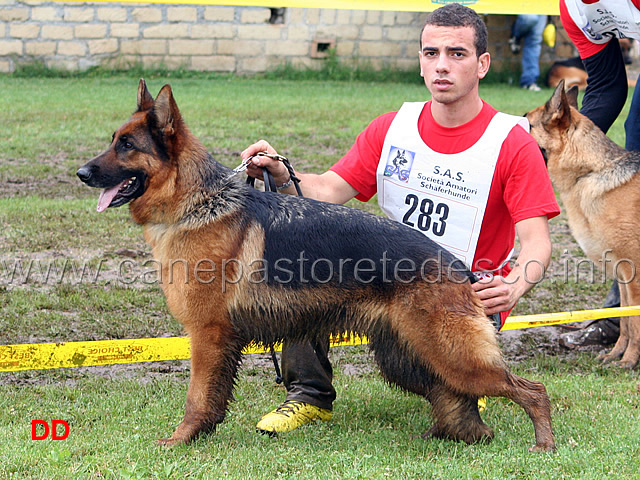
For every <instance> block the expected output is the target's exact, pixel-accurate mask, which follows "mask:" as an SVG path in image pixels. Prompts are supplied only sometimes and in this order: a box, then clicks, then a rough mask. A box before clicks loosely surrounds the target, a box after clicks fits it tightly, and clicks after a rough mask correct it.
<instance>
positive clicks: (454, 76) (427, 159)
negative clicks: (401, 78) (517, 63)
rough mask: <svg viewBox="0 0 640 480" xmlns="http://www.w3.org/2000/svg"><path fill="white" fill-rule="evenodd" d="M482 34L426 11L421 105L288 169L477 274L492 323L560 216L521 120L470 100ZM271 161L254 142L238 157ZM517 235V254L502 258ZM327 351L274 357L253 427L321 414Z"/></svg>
mask: <svg viewBox="0 0 640 480" xmlns="http://www.w3.org/2000/svg"><path fill="white" fill-rule="evenodd" d="M486 49H487V29H486V26H485V24H484V22H483V21H482V19H481V18H480V17H479V16H478V15H477V14H476V13H475V12H474V11H473V10H471V9H469V8H467V7H464V6H462V5H460V4H449V5H446V6H444V7H441V8H439V9H437V10H435V11H434V12H432V13H431V14H430V15H429V16H428V18H427V21H426V23H425V26H424V28H423V31H422V33H421V45H420V52H419V55H420V70H421V76H422V77H424V82H425V85H426V87H427V89H428V90H429V91H430V92H431V96H432V100H431V101H429V102H426V103H417V104H416V103H409V104H405V105H403V107H402V109H401V110H400V111H399V112H393V113H388V114H385V115H382V116H380V117H378V118H376V119H374V120H373V122H372V123H371V124H370V125H369V126H368V127H367V128H366V129H365V130H364V131H363V132H362V133H361V134H360V135H359V136H358V138H357V139H356V142H355V144H354V145H353V147H352V148H351V149H350V150H349V151H348V152H347V154H346V155H345V156H344V157H343V158H342V159H341V160H340V161H338V163H336V164H335V165H334V166H333V167H331V168H330V169H329V171H327V172H325V173H323V174H321V175H313V174H303V173H298V172H297V175H298V176H299V178H300V180H301V182H300V186H301V188H302V190H303V193H304V195H305V196H307V197H310V198H315V199H318V200H324V201H327V202H334V203H345V202H346V201H348V200H350V199H351V198H353V197H356V198H358V199H359V200H362V201H367V200H369V198H371V197H372V196H373V195H374V193H376V192H378V199H379V202H380V205H381V207H382V209H383V211H384V212H385V213H386V214H387V215H388V216H390V217H391V218H394V219H396V220H398V221H400V222H403V223H405V224H407V225H409V226H411V227H413V228H416V229H419V230H421V231H423V233H425V235H427V236H429V237H430V238H432V239H433V240H435V241H436V242H438V243H440V244H441V245H443V246H445V247H446V248H447V249H449V250H450V251H451V252H452V253H454V254H456V255H457V256H458V257H459V258H461V259H463V260H464V261H465V262H466V263H467V264H468V265H469V267H470V268H471V269H472V270H473V271H474V272H477V276H478V277H480V278H481V280H480V281H478V282H476V283H475V284H474V289H475V291H476V292H477V294H478V296H479V297H480V299H481V300H482V301H483V303H484V305H485V307H486V313H487V315H493V314H496V313H499V314H500V317H501V318H500V320H499V323H500V324H502V323H503V322H504V319H505V318H506V315H507V313H508V312H509V311H510V310H511V309H512V308H513V306H514V305H515V304H516V302H517V301H518V299H519V298H520V297H521V296H522V295H524V294H525V293H526V292H527V291H528V290H530V289H531V288H532V287H533V285H534V284H535V283H536V282H537V281H539V280H540V279H541V278H542V277H543V275H544V269H545V268H546V266H547V265H548V263H549V261H550V258H551V241H550V238H549V229H548V224H547V220H548V218H551V217H553V216H555V215H557V214H558V213H559V208H558V205H557V203H556V201H555V196H554V193H553V190H552V187H551V183H550V181H549V177H548V175H547V172H546V168H545V165H544V161H543V159H542V156H541V153H540V150H539V148H538V146H537V144H536V143H535V141H534V140H533V138H532V137H531V136H530V135H529V134H528V132H527V131H526V130H525V128H523V127H522V126H521V124H522V121H523V119H522V117H512V116H510V115H505V114H502V113H498V112H497V111H496V110H495V109H493V108H492V107H491V106H490V105H488V104H487V103H485V102H484V101H483V100H482V99H481V98H480V97H479V94H478V84H479V80H480V79H481V78H483V77H484V76H485V75H486V74H487V71H488V70H489V65H490V55H489V53H487V51H486ZM264 151H266V152H268V153H276V152H275V150H274V149H273V147H271V145H269V144H268V143H267V142H266V141H264V140H261V141H259V142H257V143H255V144H253V145H251V146H250V147H249V148H247V149H246V150H245V151H244V152H242V158H243V159H247V158H249V157H250V156H252V155H255V154H258V153H259V152H264ZM259 167H266V168H267V169H268V170H269V171H270V172H271V173H272V174H273V176H274V178H275V181H276V184H277V185H279V186H281V187H283V188H282V190H283V191H284V192H287V193H295V191H294V190H293V188H291V186H288V184H289V181H290V177H289V173H288V172H287V170H286V169H285V168H284V166H283V165H282V164H281V163H280V162H277V161H274V160H271V159H270V158H267V157H264V156H258V157H255V158H254V159H253V163H252V165H251V166H250V167H249V169H248V173H249V175H251V176H254V177H256V178H262V175H261V172H260V169H259ZM516 232H517V234H518V238H519V240H520V245H521V250H520V254H519V256H518V261H517V262H516V264H515V266H514V267H513V269H511V267H510V265H509V259H510V256H511V253H512V251H513V247H514V241H515V234H516ZM327 347H328V345H327V344H326V343H323V344H321V345H313V346H312V345H309V344H296V345H286V346H285V348H284V349H283V354H282V364H283V377H284V381H285V386H286V387H287V400H286V401H285V402H284V403H283V404H282V405H281V406H280V407H278V408H277V409H276V410H274V411H273V412H271V413H269V414H267V415H265V416H264V417H263V418H262V419H261V420H260V422H259V423H258V425H257V428H258V430H259V431H261V432H263V433H276V432H286V431H290V430H293V429H294V428H297V427H299V426H301V425H304V424H305V423H308V422H310V421H313V420H316V419H320V420H328V419H330V418H331V415H332V413H331V409H332V403H333V400H334V399H335V390H334V389H333V386H332V385H331V379H332V372H331V365H330V363H329V361H328V359H327V356H326V353H327Z"/></svg>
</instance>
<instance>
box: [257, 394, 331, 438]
mask: <svg viewBox="0 0 640 480" xmlns="http://www.w3.org/2000/svg"><path fill="white" fill-rule="evenodd" d="M332 416H333V412H332V411H331V410H327V409H326V408H320V407H316V406H315V405H311V404H309V403H304V402H298V401H296V400H287V401H285V402H284V403H283V404H282V405H280V406H279V407H278V408H276V409H275V410H274V411H272V412H269V413H267V414H266V415H265V416H264V417H262V418H261V419H260V421H259V422H258V424H257V425H256V429H257V430H258V432H260V433H266V434H267V435H275V434H276V433H285V432H290V431H291V430H295V429H296V428H298V427H301V426H302V425H306V424H307V423H311V422H314V421H316V420H322V421H324V422H326V421H329V420H331V417H332Z"/></svg>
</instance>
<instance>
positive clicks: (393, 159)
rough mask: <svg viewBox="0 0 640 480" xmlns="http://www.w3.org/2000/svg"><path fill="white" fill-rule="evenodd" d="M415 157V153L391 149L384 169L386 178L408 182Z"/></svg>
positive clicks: (395, 148)
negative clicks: (395, 178)
mask: <svg viewBox="0 0 640 480" xmlns="http://www.w3.org/2000/svg"><path fill="white" fill-rule="evenodd" d="M415 156H416V154H415V153H414V152H411V151H408V150H405V149H402V148H397V147H391V149H390V150H389V156H388V157H387V164H386V165H385V167H384V176H385V177H397V178H398V180H400V181H401V182H405V183H406V182H408V181H409V174H410V173H411V166H412V165H413V159H414V158H415Z"/></svg>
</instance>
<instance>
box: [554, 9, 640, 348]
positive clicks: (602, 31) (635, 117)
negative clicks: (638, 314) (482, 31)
mask: <svg viewBox="0 0 640 480" xmlns="http://www.w3.org/2000/svg"><path fill="white" fill-rule="evenodd" d="M560 20H561V21H562V26H563V27H564V29H565V30H566V32H567V34H568V35H569V38H570V39H571V41H572V42H573V43H574V45H575V46H576V48H577V49H578V53H579V54H580V58H581V59H582V63H583V64H584V67H585V69H586V71H587V74H588V77H587V88H586V90H585V93H584V98H583V99H582V108H581V109H580V113H582V114H583V115H585V116H587V117H589V119H590V120H591V121H592V122H593V123H595V124H596V125H597V126H598V127H599V128H600V129H601V130H602V131H603V132H605V133H607V130H609V127H611V125H613V122H615V120H616V118H618V115H620V112H621V111H622V108H623V107H624V104H625V102H626V101H627V90H628V80H627V70H626V67H625V59H624V55H623V53H622V50H621V49H620V44H619V42H618V39H622V38H635V39H637V40H640V27H639V25H640V0H560ZM624 130H625V148H626V149H627V150H640V88H637V87H636V89H635V90H634V92H633V98H632V100H631V106H630V108H629V114H628V116H627V119H626V121H625V123H624ZM619 306H620V290H619V288H618V284H617V283H616V282H615V281H614V282H613V286H612V287H611V290H610V291H609V294H608V295H607V298H606V299H605V301H604V307H605V308H609V307H619ZM619 334H620V319H619V318H617V317H616V318H604V319H602V320H598V321H596V322H592V323H590V324H589V325H587V326H586V327H584V328H582V329H580V330H578V331H576V332H570V333H565V334H563V335H562V336H561V337H560V343H561V344H562V345H564V346H565V347H568V348H575V347H578V346H583V345H608V344H611V343H615V342H616V340H617V339H618V336H619Z"/></svg>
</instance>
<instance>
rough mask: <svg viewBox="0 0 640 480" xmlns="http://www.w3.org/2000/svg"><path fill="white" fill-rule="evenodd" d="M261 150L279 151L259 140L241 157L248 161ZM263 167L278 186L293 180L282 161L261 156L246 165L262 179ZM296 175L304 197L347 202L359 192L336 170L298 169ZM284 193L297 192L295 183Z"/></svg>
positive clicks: (268, 151)
mask: <svg viewBox="0 0 640 480" xmlns="http://www.w3.org/2000/svg"><path fill="white" fill-rule="evenodd" d="M260 152H267V153H270V154H275V153H277V152H276V151H275V149H274V148H273V147H272V146H271V145H269V143H268V142H267V141H266V140H260V141H258V142H256V143H254V144H253V145H251V146H249V147H248V148H247V149H246V150H244V151H243V152H242V153H241V157H242V159H243V160H246V159H247V158H249V157H251V156H252V155H256V154H258V153H260ZM261 167H262V168H266V169H267V170H269V172H270V173H271V175H273V179H274V180H275V183H276V185H284V184H285V183H287V182H288V181H289V179H290V176H289V171H288V170H287V169H286V167H285V166H284V165H283V164H282V162H280V161H278V160H274V159H272V158H269V157H262V156H257V157H254V158H253V160H252V161H251V165H249V167H248V168H247V174H248V175H250V176H252V177H254V178H258V179H262V170H261ZM295 174H296V176H297V177H298V178H299V179H300V189H301V190H302V193H303V195H304V196H305V197H309V198H313V199H315V200H322V201H324V202H331V203H346V202H347V201H349V200H351V199H352V198H353V197H355V196H356V195H358V191H357V190H356V189H355V188H353V187H352V186H351V185H350V184H349V183H348V182H347V181H346V180H344V179H343V178H342V177H341V176H340V175H338V174H337V173H335V172H332V171H327V172H325V173H322V174H320V175H316V174H313V173H300V172H298V171H296V172H295ZM282 192H283V193H296V190H295V188H294V187H293V186H290V187H288V188H286V189H283V190H282Z"/></svg>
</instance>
